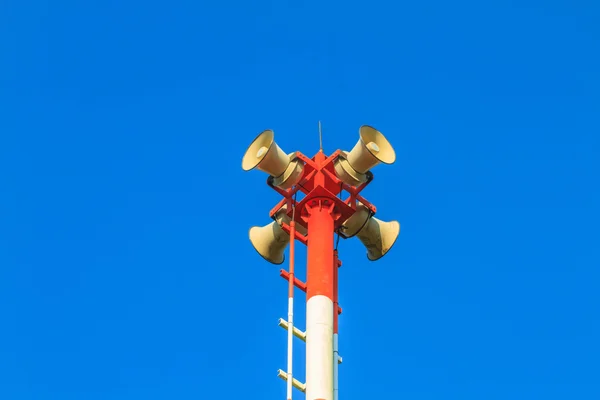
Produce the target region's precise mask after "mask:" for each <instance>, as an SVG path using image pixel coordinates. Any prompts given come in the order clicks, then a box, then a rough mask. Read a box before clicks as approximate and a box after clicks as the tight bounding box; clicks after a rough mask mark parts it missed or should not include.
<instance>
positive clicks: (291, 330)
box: [287, 209, 296, 400]
mask: <svg viewBox="0 0 600 400" xmlns="http://www.w3.org/2000/svg"><path fill="white" fill-rule="evenodd" d="M295 211H296V210H295V209H294V211H293V212H292V221H291V222H290V271H289V273H290V278H289V284H288V338H287V339H288V354H287V357H288V360H287V400H292V377H293V376H292V365H293V364H292V346H293V343H294V243H295V242H296V222H295V221H294V219H293V218H294V214H295Z"/></svg>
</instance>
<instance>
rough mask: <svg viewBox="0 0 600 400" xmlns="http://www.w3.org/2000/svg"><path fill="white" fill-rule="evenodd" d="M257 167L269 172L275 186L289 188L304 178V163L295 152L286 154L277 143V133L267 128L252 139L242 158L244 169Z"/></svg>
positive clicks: (248, 169)
mask: <svg viewBox="0 0 600 400" xmlns="http://www.w3.org/2000/svg"><path fill="white" fill-rule="evenodd" d="M255 168H256V169H259V170H261V171H263V172H266V173H267V174H269V175H270V176H271V177H272V179H273V181H272V182H273V185H274V186H277V187H279V188H282V189H288V188H290V187H292V186H294V185H295V184H296V183H298V182H299V181H300V179H301V178H302V173H303V171H304V164H303V163H302V162H301V161H300V160H298V159H297V158H296V157H295V153H290V154H286V153H285V152H284V151H283V150H281V147H279V146H278V145H277V143H275V133H274V132H273V131H272V130H271V129H267V130H266V131H263V132H262V133H261V134H260V135H258V136H257V137H256V138H255V139H254V141H252V143H251V144H250V146H248V149H247V150H246V153H245V154H244V157H243V158H242V169H243V170H244V171H250V170H252V169H255Z"/></svg>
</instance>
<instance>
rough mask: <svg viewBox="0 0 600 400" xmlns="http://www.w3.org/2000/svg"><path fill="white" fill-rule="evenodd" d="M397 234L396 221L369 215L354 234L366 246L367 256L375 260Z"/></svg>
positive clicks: (384, 252)
mask: <svg viewBox="0 0 600 400" xmlns="http://www.w3.org/2000/svg"><path fill="white" fill-rule="evenodd" d="M399 234H400V224H399V223H398V221H391V222H384V221H381V220H379V219H377V218H375V217H371V218H369V220H368V221H367V223H366V224H365V225H364V227H363V228H362V229H361V230H360V231H359V232H358V233H357V234H356V236H357V237H358V239H359V240H360V241H361V242H362V244H363V245H364V246H365V247H366V248H367V258H368V259H369V260H371V261H376V260H379V259H380V258H381V257H383V256H384V255H385V254H386V253H387V252H388V251H389V250H390V249H391V248H392V246H393V245H394V243H395V242H396V239H397V238H398V235H399Z"/></svg>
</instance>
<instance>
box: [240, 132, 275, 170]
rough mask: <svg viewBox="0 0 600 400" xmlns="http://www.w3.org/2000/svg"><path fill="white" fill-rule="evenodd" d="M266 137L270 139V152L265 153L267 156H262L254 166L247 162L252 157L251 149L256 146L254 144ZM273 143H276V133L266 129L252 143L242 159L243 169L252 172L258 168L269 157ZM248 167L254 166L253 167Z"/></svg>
mask: <svg viewBox="0 0 600 400" xmlns="http://www.w3.org/2000/svg"><path fill="white" fill-rule="evenodd" d="M263 135H266V136H267V137H268V138H269V139H267V140H268V143H269V145H268V146H265V147H268V150H267V151H266V152H265V154H263V155H262V157H260V159H258V161H256V162H255V163H254V164H251V163H250V162H249V161H248V160H246V159H247V158H249V157H250V149H251V148H252V146H253V145H254V143H256V142H257V141H258V140H259V139H260V138H261V136H263ZM273 143H275V132H274V131H273V129H265V130H264V131H262V132H261V133H259V134H258V135H257V136H256V137H255V138H254V140H252V142H251V143H250V145H249V146H248V148H247V149H246V152H245V153H244V156H243V157H242V169H243V170H244V171H251V170H253V169H254V168H256V167H257V166H258V164H260V162H261V161H262V160H264V159H265V158H266V157H267V155H268V154H269V152H270V151H271V149H272V148H273ZM248 165H252V166H251V167H250V166H248Z"/></svg>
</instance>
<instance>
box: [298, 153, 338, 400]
mask: <svg viewBox="0 0 600 400" xmlns="http://www.w3.org/2000/svg"><path fill="white" fill-rule="evenodd" d="M324 161H325V155H324V154H323V152H321V151H320V152H319V153H317V155H316V156H315V163H316V164H317V165H319V166H321V165H322V164H323V163H324ZM314 185H315V187H317V186H323V187H325V174H324V173H323V172H321V171H318V172H317V173H316V174H315V178H314ZM303 218H304V220H305V221H306V222H307V225H308V244H307V247H308V249H307V264H308V265H307V273H306V275H307V280H306V400H332V399H333V300H334V266H333V263H332V260H333V236H334V229H335V220H336V219H337V218H339V213H338V212H337V211H336V210H335V203H334V200H332V199H328V198H327V197H319V198H314V199H312V200H310V201H309V202H308V203H307V204H306V206H305V209H304V210H303Z"/></svg>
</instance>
